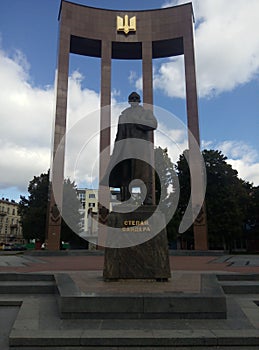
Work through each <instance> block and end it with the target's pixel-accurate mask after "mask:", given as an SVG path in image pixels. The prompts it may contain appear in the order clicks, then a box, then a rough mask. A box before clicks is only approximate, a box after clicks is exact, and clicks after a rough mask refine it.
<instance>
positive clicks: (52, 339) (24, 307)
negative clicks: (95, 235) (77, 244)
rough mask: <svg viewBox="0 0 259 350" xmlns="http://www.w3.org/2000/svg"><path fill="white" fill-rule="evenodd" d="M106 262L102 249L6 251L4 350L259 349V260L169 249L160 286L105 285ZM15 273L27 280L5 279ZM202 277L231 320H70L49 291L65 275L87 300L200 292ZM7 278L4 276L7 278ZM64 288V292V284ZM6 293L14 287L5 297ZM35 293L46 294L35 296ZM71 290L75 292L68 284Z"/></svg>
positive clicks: (0, 261)
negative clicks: (212, 281)
mask: <svg viewBox="0 0 259 350" xmlns="http://www.w3.org/2000/svg"><path fill="white" fill-rule="evenodd" d="M209 254H211V255H209ZM103 259H104V257H103V252H101V251H97V252H92V253H91V252H87V251H61V252H57V253H51V252H47V251H38V252H37V251H34V252H31V253H29V252H26V253H24V254H23V253H16V254H15V253H9V254H7V253H6V252H2V253H1V254H0V273H1V275H2V278H1V283H0V288H2V289H1V294H0V349H1V350H7V349H14V350H15V349H16V350H18V349H23V350H26V349H27V350H29V349H30V350H32V349H34V350H37V349H43V348H47V349H50V350H51V349H52V350H54V349H61V348H62V349H65V350H66V349H74V350H79V349H140V348H145V349H172V348H176V349H177V350H187V349H191V350H195V349H203V350H205V349H206V350H207V349H208V350H210V349H211V350H212V349H213V350H216V349H217V350H226V349H227V350H241V349H242V350H249V349H250V350H252V349H253V350H255V349H258V348H259V291H258V288H259V278H258V276H259V256H257V255H227V254H213V252H212V253H207V254H205V255H204V253H203V254H202V255H201V254H197V253H196V252H181V253H179V252H173V251H172V252H171V254H170V266H171V271H172V278H171V280H170V281H169V282H168V283H162V284H161V283H156V282H151V281H146V282H142V281H132V282H130V281H128V282H114V283H111V282H103V281H102V268H103ZM16 275H19V276H23V277H22V278H24V276H27V277H26V278H25V280H24V281H22V282H21V281H20V282H19V280H13V281H10V280H9V281H8V276H9V277H10V276H16ZM39 275H40V276H45V277H47V278H44V280H39V279H38V277H37V279H36V280H35V281H33V279H32V280H30V276H39ZM204 275H205V276H217V280H218V283H219V285H220V286H221V288H223V290H224V292H225V295H226V305H227V318H225V319H202V318H201V319H186V318H182V319H181V318H180V319H179V318H178V319H177V318H159V319H152V318H151V319H116V318H114V319H112V320H111V319H87V318H84V317H82V318H81V319H80V318H74V319H72V318H67V319H66V318H64V317H63V318H62V317H61V316H60V309H59V305H58V303H57V296H56V294H55V293H52V292H50V291H48V288H50V290H52V289H51V288H53V287H54V280H53V278H54V277H53V276H55V278H56V281H57V276H68V277H69V278H70V279H71V281H73V284H74V286H75V288H78V290H79V294H80V293H81V294H82V295H94V294H97V295H105V294H109V293H110V294H114V293H117V295H118V294H120V293H122V294H123V293H126V294H127V295H134V293H138V294H145V293H148V294H149V295H150V294H152V293H154V294H156V295H158V294H159V293H160V294H161V293H163V295H164V296H165V297H168V295H169V294H168V293H173V295H175V296H181V295H198V294H199V293H200V291H201V289H202V286H203V284H204V282H202V281H204ZM3 276H7V277H5V278H6V281H4V279H5V278H4V277H3ZM28 276H29V277H28ZM229 276H230V277H229ZM49 277H51V278H49ZM58 278H60V277H58ZM213 278H214V277H213ZM19 283H20V284H19ZM116 283H117V284H116ZM64 285H65V288H67V285H66V283H65V284H64ZM16 287H17V288H20V293H18V292H17V291H16V292H12V288H16ZM5 288H10V289H9V291H10V292H9V293H8V294H7V293H6V290H8V289H6V290H5ZM34 288H35V289H34ZM37 288H40V289H41V290H42V291H41V292H39V291H38V292H37V291H36V290H37ZM69 289H70V291H69V293H71V286H70V287H69ZM13 290H15V289H13ZM18 290H19V289H18ZM22 290H23V291H22ZM26 290H28V291H31V294H30V293H29V292H28V291H27V292H26ZM21 293H22V294H21ZM43 293H44V294H43ZM64 293H65V294H66V293H67V292H66V291H65V292H64ZM81 294H80V295H81ZM71 315H72V314H71ZM72 317H73V315H72ZM9 337H10V342H11V343H10V344H11V346H10V348H9V345H8V343H9ZM114 339H116V341H115V343H114ZM125 339H126V340H125ZM91 342H92V343H91ZM21 344H22V346H21ZM98 344H99V345H98ZM151 344H152V345H151ZM54 345H55V346H54ZM129 345H130V346H131V347H129ZM161 345H162V347H161Z"/></svg>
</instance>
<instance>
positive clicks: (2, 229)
mask: <svg viewBox="0 0 259 350" xmlns="http://www.w3.org/2000/svg"><path fill="white" fill-rule="evenodd" d="M0 243H2V244H7V243H11V244H16V243H18V244H22V243H24V239H23V235H22V227H21V223H20V216H19V215H18V203H16V202H15V201H14V200H9V199H7V198H2V199H0Z"/></svg>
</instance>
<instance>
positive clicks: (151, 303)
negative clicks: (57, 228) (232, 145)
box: [56, 272, 226, 319]
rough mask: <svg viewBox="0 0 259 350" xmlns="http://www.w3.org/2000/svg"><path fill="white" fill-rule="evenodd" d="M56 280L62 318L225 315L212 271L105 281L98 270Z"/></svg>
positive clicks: (214, 316) (202, 316)
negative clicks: (158, 278)
mask: <svg viewBox="0 0 259 350" xmlns="http://www.w3.org/2000/svg"><path fill="white" fill-rule="evenodd" d="M72 276H73V274H72ZM78 278H79V279H78ZM188 278H189V284H188ZM177 279H178V281H177ZM191 279H192V281H191ZM56 280H57V286H58V291H59V306H60V314H61V317H62V318H71V319H73V318H74V319H76V318H87V319H89V318H90V319H100V318H101V319H115V318H117V319H156V318H159V319H162V318H171V319H172V318H174V319H176V318H179V319H181V318H185V319H201V318H203V319H208V318H210V319H214V318H215V319H224V318H226V298H225V295H224V293H223V291H222V289H221V287H220V285H219V284H218V282H217V279H216V276H214V275H206V274H204V275H201V276H196V278H194V277H191V276H190V275H189V276H187V275H185V277H183V276H182V277H181V278H180V280H179V276H178V278H177V276H174V275H173V276H172V278H171V279H170V280H169V281H167V282H157V281H155V280H142V281H139V280H120V281H116V282H111V281H110V282H104V281H103V280H102V276H101V274H100V272H90V273H89V272H88V273H87V275H85V276H84V278H82V277H81V279H80V276H79V277H77V278H76V279H75V280H73V279H72V278H71V277H70V276H68V275H67V274H58V275H56ZM190 282H192V283H190Z"/></svg>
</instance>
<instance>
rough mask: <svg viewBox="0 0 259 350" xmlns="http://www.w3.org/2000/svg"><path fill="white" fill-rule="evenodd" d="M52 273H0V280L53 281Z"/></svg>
mask: <svg viewBox="0 0 259 350" xmlns="http://www.w3.org/2000/svg"><path fill="white" fill-rule="evenodd" d="M54 280H55V278H54V275H51V274H40V273H37V274H35V273H8V272H4V273H3V272H2V273H0V281H54Z"/></svg>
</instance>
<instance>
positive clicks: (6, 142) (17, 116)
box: [0, 50, 100, 196]
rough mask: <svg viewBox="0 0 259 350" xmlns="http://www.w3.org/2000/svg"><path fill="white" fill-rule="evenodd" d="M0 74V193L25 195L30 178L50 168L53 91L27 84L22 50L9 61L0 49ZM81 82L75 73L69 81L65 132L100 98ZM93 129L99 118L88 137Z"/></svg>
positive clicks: (92, 123) (93, 123)
mask: <svg viewBox="0 0 259 350" xmlns="http://www.w3.org/2000/svg"><path fill="white" fill-rule="evenodd" d="M0 76H1V80H0V104H1V109H0V122H1V135H0V141H1V158H0V168H1V173H0V190H1V193H4V194H5V196H8V195H7V192H8V190H9V189H11V188H12V192H13V191H14V188H16V190H17V192H20V193H24V192H26V190H27V187H28V183H29V181H30V180H31V179H32V178H33V176H35V175H39V174H40V173H42V172H46V171H47V170H48V168H49V167H50V153H51V139H52V133H53V131H52V126H53V117H54V104H55V103H54V102H55V101H54V99H55V98H54V89H53V87H45V88H38V87H37V86H34V85H33V84H32V83H31V82H30V75H29V64H28V62H27V61H26V58H25V57H24V55H22V53H20V52H18V53H15V54H14V55H13V56H12V57H11V56H8V55H7V54H6V53H5V52H4V51H2V50H1V51H0ZM82 80H83V77H82V75H81V74H80V73H79V72H74V73H73V74H72V75H71V77H70V78H69V98H68V123H67V124H68V128H71V127H72V125H74V124H75V123H76V122H77V121H78V120H80V119H81V118H82V117H84V116H86V115H89V113H91V112H92V111H94V110H96V109H98V108H99V101H100V100H99V95H98V94H97V93H95V92H94V91H91V90H89V89H83V88H82V86H81V83H82ZM97 127H99V120H98V118H96V119H95V120H91V119H90V120H89V123H88V124H87V127H86V130H85V134H86V137H88V136H87V135H89V134H92V133H93V132H95V130H96V129H97ZM69 151H70V150H68V159H69ZM89 154H90V157H95V156H96V155H95V154H94V153H93V152H90V153H89Z"/></svg>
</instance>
